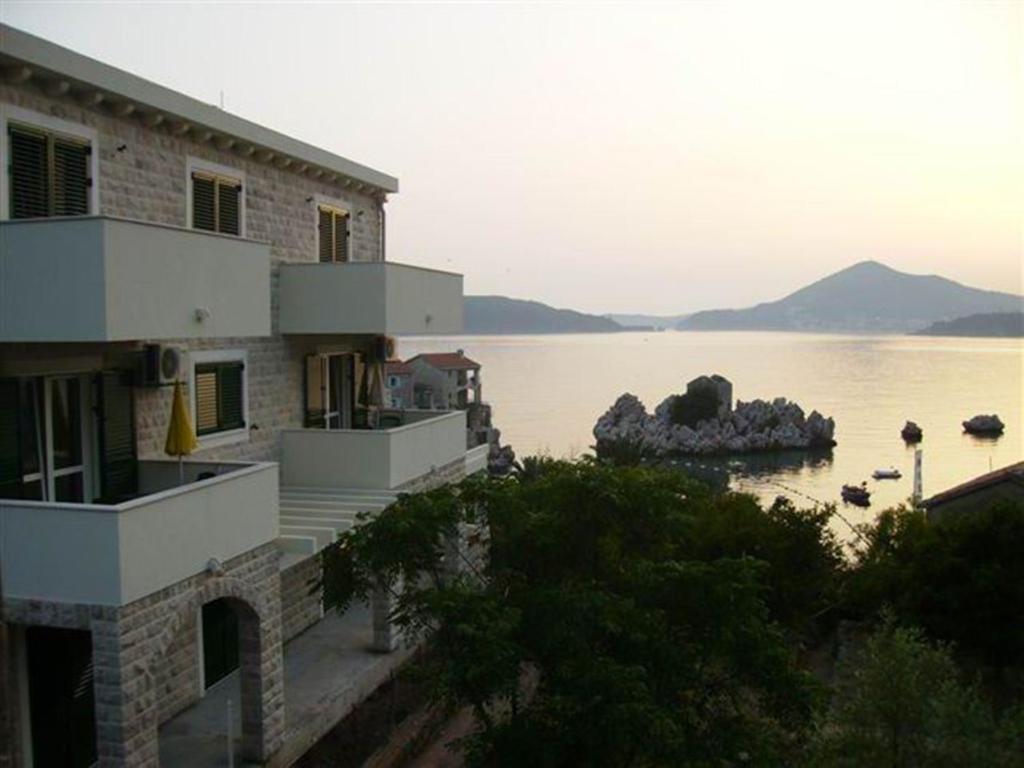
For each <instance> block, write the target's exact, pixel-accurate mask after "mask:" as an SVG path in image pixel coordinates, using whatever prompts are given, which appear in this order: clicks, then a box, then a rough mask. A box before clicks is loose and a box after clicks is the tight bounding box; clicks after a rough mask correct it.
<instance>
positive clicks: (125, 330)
mask: <svg viewBox="0 0 1024 768" xmlns="http://www.w3.org/2000/svg"><path fill="white" fill-rule="evenodd" d="M269 334H270V246H269V245H267V244H266V243H257V242H254V241H252V240H244V239H241V238H238V237H228V236H225V235H217V234H211V233H208V232H199V231H196V230H190V229H181V228H178V227H168V226H163V225H159V224H148V223H144V222H139V221H129V220H125V219H116V218H111V217H106V216H86V217H75V218H59V219H26V220H23V221H5V222H0V342H5V341H17V342H47V341H83V342H87V341H92V342H97V341H98V342H108V341H132V340H139V339H152V340H156V339H207V338H215V337H224V336H267V335H269Z"/></svg>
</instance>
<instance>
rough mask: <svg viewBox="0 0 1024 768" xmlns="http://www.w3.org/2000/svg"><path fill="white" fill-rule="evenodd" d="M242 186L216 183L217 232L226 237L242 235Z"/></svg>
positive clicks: (226, 182) (224, 182)
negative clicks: (226, 235) (222, 233)
mask: <svg viewBox="0 0 1024 768" xmlns="http://www.w3.org/2000/svg"><path fill="white" fill-rule="evenodd" d="M241 195H242V186H241V185H240V184H232V183H231V182H228V181H222V180H218V181H217V209H218V210H217V231H218V232H224V233H225V234H228V235H240V234H242V211H241Z"/></svg>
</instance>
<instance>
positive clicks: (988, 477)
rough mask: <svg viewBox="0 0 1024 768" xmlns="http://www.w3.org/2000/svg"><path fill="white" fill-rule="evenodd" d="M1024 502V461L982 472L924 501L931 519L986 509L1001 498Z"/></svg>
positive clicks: (923, 503) (923, 505)
mask: <svg viewBox="0 0 1024 768" xmlns="http://www.w3.org/2000/svg"><path fill="white" fill-rule="evenodd" d="M1004 500H1006V501H1018V502H1024V461H1018V462H1017V463H1016V464H1010V465H1009V466H1006V467H1002V468H1001V469H997V470H995V471H993V472H988V473H986V474H984V475H979V476H978V477H976V478H974V479H973V480H968V481H967V482H966V483H961V484H960V485H957V486H954V487H953V488H950V489H949V490H946V491H943V492H942V493H937V494H936V495H934V496H932V497H931V498H930V499H925V500H924V501H923V502H921V506H922V507H924V509H925V510H927V512H928V519H929V520H935V519H938V518H939V517H942V516H945V515H947V514H950V513H952V514H959V513H965V512H971V511H973V510H978V509H985V508H987V507H989V506H991V505H992V504H995V503H996V502H998V501H1004Z"/></svg>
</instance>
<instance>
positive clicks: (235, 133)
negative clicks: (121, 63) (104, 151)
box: [0, 24, 398, 193]
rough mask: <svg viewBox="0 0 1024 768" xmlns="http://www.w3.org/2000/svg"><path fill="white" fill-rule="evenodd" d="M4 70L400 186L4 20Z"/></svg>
mask: <svg viewBox="0 0 1024 768" xmlns="http://www.w3.org/2000/svg"><path fill="white" fill-rule="evenodd" d="M0 71H2V75H3V77H4V79H5V80H7V81H8V82H15V83H18V82H25V81H27V80H30V79H35V78H38V79H39V80H41V81H43V82H44V83H45V84H46V85H45V88H46V89H47V90H48V91H49V92H51V93H52V94H55V95H61V94H68V93H70V94H72V95H73V96H74V97H76V98H78V99H79V100H80V101H81V102H82V103H83V104H85V105H87V106H92V107H94V108H104V109H109V110H110V111H111V114H114V115H118V116H127V115H139V116H140V117H141V118H142V119H143V120H144V121H145V123H146V125H148V126H149V127H151V128H155V127H157V126H159V125H164V124H166V126H167V128H168V129H169V130H170V131H171V132H172V133H175V134H178V135H185V134H192V135H193V136H194V137H196V138H198V139H200V140H204V141H211V142H213V143H214V144H215V145H216V146H217V147H218V148H220V149H222V150H228V149H231V150H235V151H238V152H239V153H240V154H242V155H243V156H256V157H257V158H258V159H259V160H261V161H264V162H272V163H276V164H277V165H278V167H281V168H289V169H291V170H293V171H296V172H299V173H309V174H310V175H311V176H312V177H314V178H321V177H324V176H326V177H328V179H329V178H330V177H331V175H334V176H335V177H338V178H341V179H342V180H349V181H351V182H353V183H354V184H357V185H363V186H365V187H368V188H370V189H369V190H368V191H373V190H376V191H377V192H378V193H388V192H397V191H398V179H396V178H395V177H394V176H389V175H388V174H386V173H381V172H380V171H376V170H374V169H373V168H369V167H367V166H365V165H360V164H359V163H356V162H353V161H352V160H349V159H348V158H345V157H342V156H340V155H336V154H334V153H332V152H328V151H326V150H324V149H320V148H319V147H314V146H313V145H311V144H306V143H305V142H302V141H299V140H298V139H293V138H291V137H290V136H286V135H284V134H283V133H278V132H277V131H273V130H271V129H269V128H265V127H263V126H262V125H258V124H256V123H253V122H250V121H249V120H245V119H243V118H241V117H237V116H236V115H232V114H231V113H229V112H225V111H224V110H223V109H220V108H218V107H216V106H214V105H212V104H206V103H205V102H202V101H199V100H198V99H193V98H192V97H191V96H186V95H185V94H183V93H179V92H178V91H174V90H171V89H170V88H165V87H163V86H162V85H157V84H156V83H154V82H151V81H149V80H145V79H143V78H141V77H138V76H136V75H133V74H130V73H128V72H125V71H124V70H121V69H117V68H116V67H111V66H109V65H108V64H104V63H102V62H99V61H96V60H95V59H91V58H89V57H88V56H83V55H82V54H80V53H75V52H74V51H72V50H69V49H67V48H63V47H61V46H59V45H56V44H55V43H51V42H49V41H47V40H43V39H42V38H39V37H36V36H34V35H30V34H28V33H27V32H22V31H21V30H18V29H14V28H13V27H10V26H7V25H5V24H0Z"/></svg>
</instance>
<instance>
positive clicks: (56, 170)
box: [53, 138, 89, 216]
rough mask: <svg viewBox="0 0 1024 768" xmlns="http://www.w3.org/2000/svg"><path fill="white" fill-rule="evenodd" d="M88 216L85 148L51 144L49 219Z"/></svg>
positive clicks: (59, 141)
mask: <svg viewBox="0 0 1024 768" xmlns="http://www.w3.org/2000/svg"><path fill="white" fill-rule="evenodd" d="M87 213H89V145H88V144H82V143H76V142H72V141H67V140H65V139H57V138H55V139H54V140H53V215H54V216H84V215H85V214H87Z"/></svg>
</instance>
